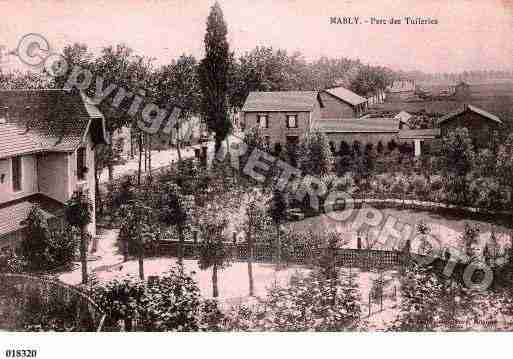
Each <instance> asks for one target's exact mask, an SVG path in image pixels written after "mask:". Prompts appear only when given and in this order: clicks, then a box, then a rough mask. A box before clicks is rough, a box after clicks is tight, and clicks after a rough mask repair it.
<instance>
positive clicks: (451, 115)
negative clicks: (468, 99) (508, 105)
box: [437, 105, 502, 125]
mask: <svg viewBox="0 0 513 359" xmlns="http://www.w3.org/2000/svg"><path fill="white" fill-rule="evenodd" d="M467 111H469V112H474V113H477V114H478V115H481V116H483V117H485V118H487V119H489V120H492V121H494V122H497V123H498V124H501V125H502V121H501V119H500V118H499V117H498V116H495V115H493V114H491V113H490V112H487V111H485V110H483V109H480V108H478V107H476V106H473V105H464V106H463V107H462V108H460V109H458V110H456V111H454V112H451V113H448V114H447V115H445V116H442V117H441V118H440V119H438V121H437V123H438V124H441V123H442V122H445V121H448V120H451V119H452V118H454V117H457V116H459V115H462V114H464V113H465V112H467Z"/></svg>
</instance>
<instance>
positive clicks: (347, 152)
mask: <svg viewBox="0 0 513 359" xmlns="http://www.w3.org/2000/svg"><path fill="white" fill-rule="evenodd" d="M339 152H340V156H351V147H350V146H349V145H348V143H347V142H346V141H343V140H342V141H340V149H339Z"/></svg>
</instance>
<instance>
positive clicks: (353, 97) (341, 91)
mask: <svg viewBox="0 0 513 359" xmlns="http://www.w3.org/2000/svg"><path fill="white" fill-rule="evenodd" d="M324 92H327V93H329V94H330V95H332V96H335V97H336V98H338V99H340V100H342V101H344V102H346V103H348V104H350V105H352V106H356V105H359V104H361V103H364V102H367V99H366V98H364V97H361V96H359V95H357V94H355V93H354V92H353V91H351V90H348V89H346V88H345V87H335V88H332V89H326V90H324Z"/></svg>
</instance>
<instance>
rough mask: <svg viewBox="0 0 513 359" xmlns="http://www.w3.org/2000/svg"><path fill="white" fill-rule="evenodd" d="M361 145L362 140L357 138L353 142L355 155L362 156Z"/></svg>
mask: <svg viewBox="0 0 513 359" xmlns="http://www.w3.org/2000/svg"><path fill="white" fill-rule="evenodd" d="M360 147H361V145H360V141H358V140H355V141H354V142H353V153H354V155H355V156H357V157H358V156H360Z"/></svg>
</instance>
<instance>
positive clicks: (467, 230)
mask: <svg viewBox="0 0 513 359" xmlns="http://www.w3.org/2000/svg"><path fill="white" fill-rule="evenodd" d="M479 231H480V228H479V225H477V224H476V225H472V224H470V223H465V226H464V229H463V233H462V234H461V236H460V238H459V240H460V243H461V245H462V247H463V249H464V251H465V254H466V255H467V256H469V258H475V257H476V251H477V248H476V247H475V246H476V245H478V244H479Z"/></svg>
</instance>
